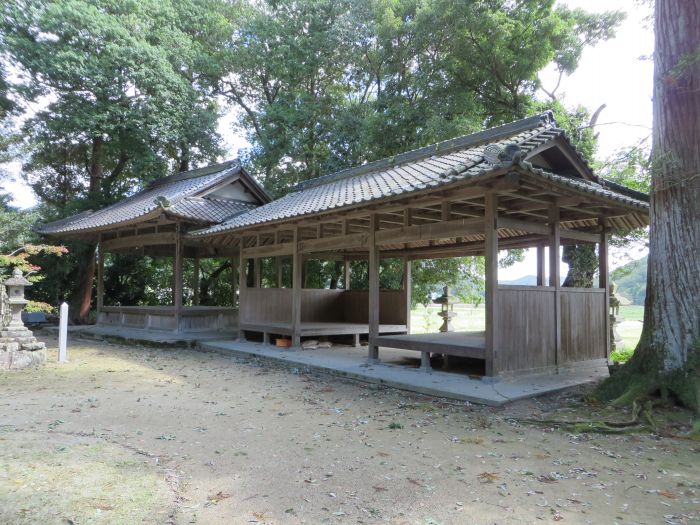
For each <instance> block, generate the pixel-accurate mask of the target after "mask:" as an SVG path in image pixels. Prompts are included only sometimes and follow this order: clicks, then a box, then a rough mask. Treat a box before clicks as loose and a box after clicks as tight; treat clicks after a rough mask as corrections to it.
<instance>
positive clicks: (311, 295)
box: [301, 289, 345, 323]
mask: <svg viewBox="0 0 700 525" xmlns="http://www.w3.org/2000/svg"><path fill="white" fill-rule="evenodd" d="M344 293H345V291H344V290H310V289H305V290H302V291H301V322H302V323H308V322H312V321H316V322H319V323H332V322H337V321H339V320H340V319H339V318H340V317H341V316H342V312H343V301H342V295H343V294H344Z"/></svg>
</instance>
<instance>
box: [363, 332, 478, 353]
mask: <svg viewBox="0 0 700 525" xmlns="http://www.w3.org/2000/svg"><path fill="white" fill-rule="evenodd" d="M377 344H378V345H379V346H384V347H387V348H398V349H401V350H415V351H418V352H432V353H436V354H448V355H454V356H459V357H471V358H474V359H484V358H485V357H486V336H485V333H484V332H448V333H437V334H411V335H383V336H380V337H378V338H377Z"/></svg>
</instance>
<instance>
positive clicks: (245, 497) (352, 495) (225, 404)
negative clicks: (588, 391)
mask: <svg viewBox="0 0 700 525" xmlns="http://www.w3.org/2000/svg"><path fill="white" fill-rule="evenodd" d="M46 342H47V344H48V345H49V347H50V348H51V347H53V348H52V349H51V351H50V354H49V361H50V363H49V364H48V365H47V366H45V367H44V368H42V369H38V370H22V371H17V372H13V373H6V374H4V375H0V407H1V410H0V522H1V523H8V524H9V523H12V524H15V523H17V524H24V523H27V524H29V523H46V524H51V523H60V524H63V525H66V524H71V523H74V524H76V525H78V524H81V523H105V524H114V523H125V524H126V523H129V524H132V523H174V524H190V523H198V524H224V523H225V524H238V523H241V524H248V523H269V524H272V523H309V524H317V523H397V524H404V523H405V524H421V525H428V524H452V523H455V524H462V523H464V524H494V523H498V524H506V523H542V522H544V523H549V522H554V521H562V522H564V523H591V524H605V523H611V524H612V523H620V524H623V523H649V524H659V523H700V468H699V467H700V443H697V442H694V441H690V440H687V439H682V438H680V437H661V436H659V435H651V434H648V433H647V434H644V433H642V434H634V435H600V434H572V433H567V432H565V431H562V430H557V429H555V428H552V427H547V426H541V425H531V424H528V423H527V422H524V421H523V420H527V419H542V418H545V419H557V420H561V419H575V418H577V417H594V418H601V419H610V418H613V417H617V418H618V419H624V418H625V417H628V415H627V414H625V413H619V412H618V413H609V412H608V411H607V409H604V408H597V407H592V406H589V405H586V404H584V403H583V402H582V401H581V397H582V394H584V393H585V390H583V389H576V390H572V391H569V392H565V393H562V394H558V395H556V396H550V397H546V398H539V399H532V400H527V401H523V402H518V403H513V404H510V405H508V406H506V407H501V408H488V407H480V406H476V405H469V404H464V403H458V402H452V401H446V400H438V399H433V398H428V397H424V396H419V395H412V394H408V393H406V392H400V391H396V390H392V389H385V388H382V387H378V386H375V385H368V384H363V383H357V382H352V381H346V380H342V379H338V378H333V377H327V376H317V375H313V374H310V373H307V372H306V371H304V370H299V369H285V368H277V367H276V366H273V365H270V364H268V363H262V362H256V361H242V360H240V359H235V358H232V357H229V356H223V355H218V354H210V353H201V352H196V351H191V350H183V349H170V350H163V349H154V348H135V347H127V346H118V345H108V344H100V343H88V342H75V343H73V344H72V346H71V348H70V362H69V363H68V364H65V365H58V364H56V363H55V361H56V355H55V344H56V342H55V340H51V339H46ZM660 418H661V420H662V426H663V428H664V432H662V434H664V435H665V436H668V435H669V434H676V435H682V433H683V431H684V430H685V428H686V426H687V424H688V423H689V421H690V415H689V414H688V413H685V412H683V411H680V410H677V409H670V408H669V409H665V410H663V411H662V412H661V413H660Z"/></svg>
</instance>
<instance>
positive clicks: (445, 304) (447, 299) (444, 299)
mask: <svg viewBox="0 0 700 525" xmlns="http://www.w3.org/2000/svg"><path fill="white" fill-rule="evenodd" d="M433 303H435V304H439V305H440V311H439V312H438V315H439V316H440V317H442V326H441V327H440V331H441V332H451V331H452V330H453V329H454V328H453V327H452V318H453V317H454V316H455V315H457V314H456V313H455V312H454V305H455V297H454V295H452V294H451V293H450V287H449V286H445V287H444V288H443V289H442V295H441V296H440V297H438V298H437V299H435V300H434V301H433Z"/></svg>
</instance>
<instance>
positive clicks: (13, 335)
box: [0, 268, 46, 370]
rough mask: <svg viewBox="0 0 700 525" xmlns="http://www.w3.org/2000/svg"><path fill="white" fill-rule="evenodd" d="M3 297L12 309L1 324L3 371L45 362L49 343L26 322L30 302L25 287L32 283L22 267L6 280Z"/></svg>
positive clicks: (1, 366) (0, 345) (8, 307)
mask: <svg viewBox="0 0 700 525" xmlns="http://www.w3.org/2000/svg"><path fill="white" fill-rule="evenodd" d="M3 284H4V285H5V289H6V292H5V295H6V297H3V300H4V302H5V306H6V308H7V309H8V310H9V312H7V313H8V315H7V317H6V316H3V319H2V326H0V370H2V369H5V370H7V369H17V368H24V367H26V366H32V365H39V364H43V363H44V362H45V361H46V345H44V343H42V342H40V341H37V340H36V337H34V334H33V333H32V332H31V330H29V329H27V327H25V326H24V323H23V322H22V310H24V307H25V306H26V305H27V303H28V302H29V301H27V300H26V299H25V298H24V289H25V288H26V287H27V286H31V285H32V283H30V282H29V281H27V279H25V278H24V276H23V275H22V271H21V270H20V269H19V268H15V269H14V270H13V271H12V277H10V278H9V279H7V280H6V281H5V282H4V283H3Z"/></svg>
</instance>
